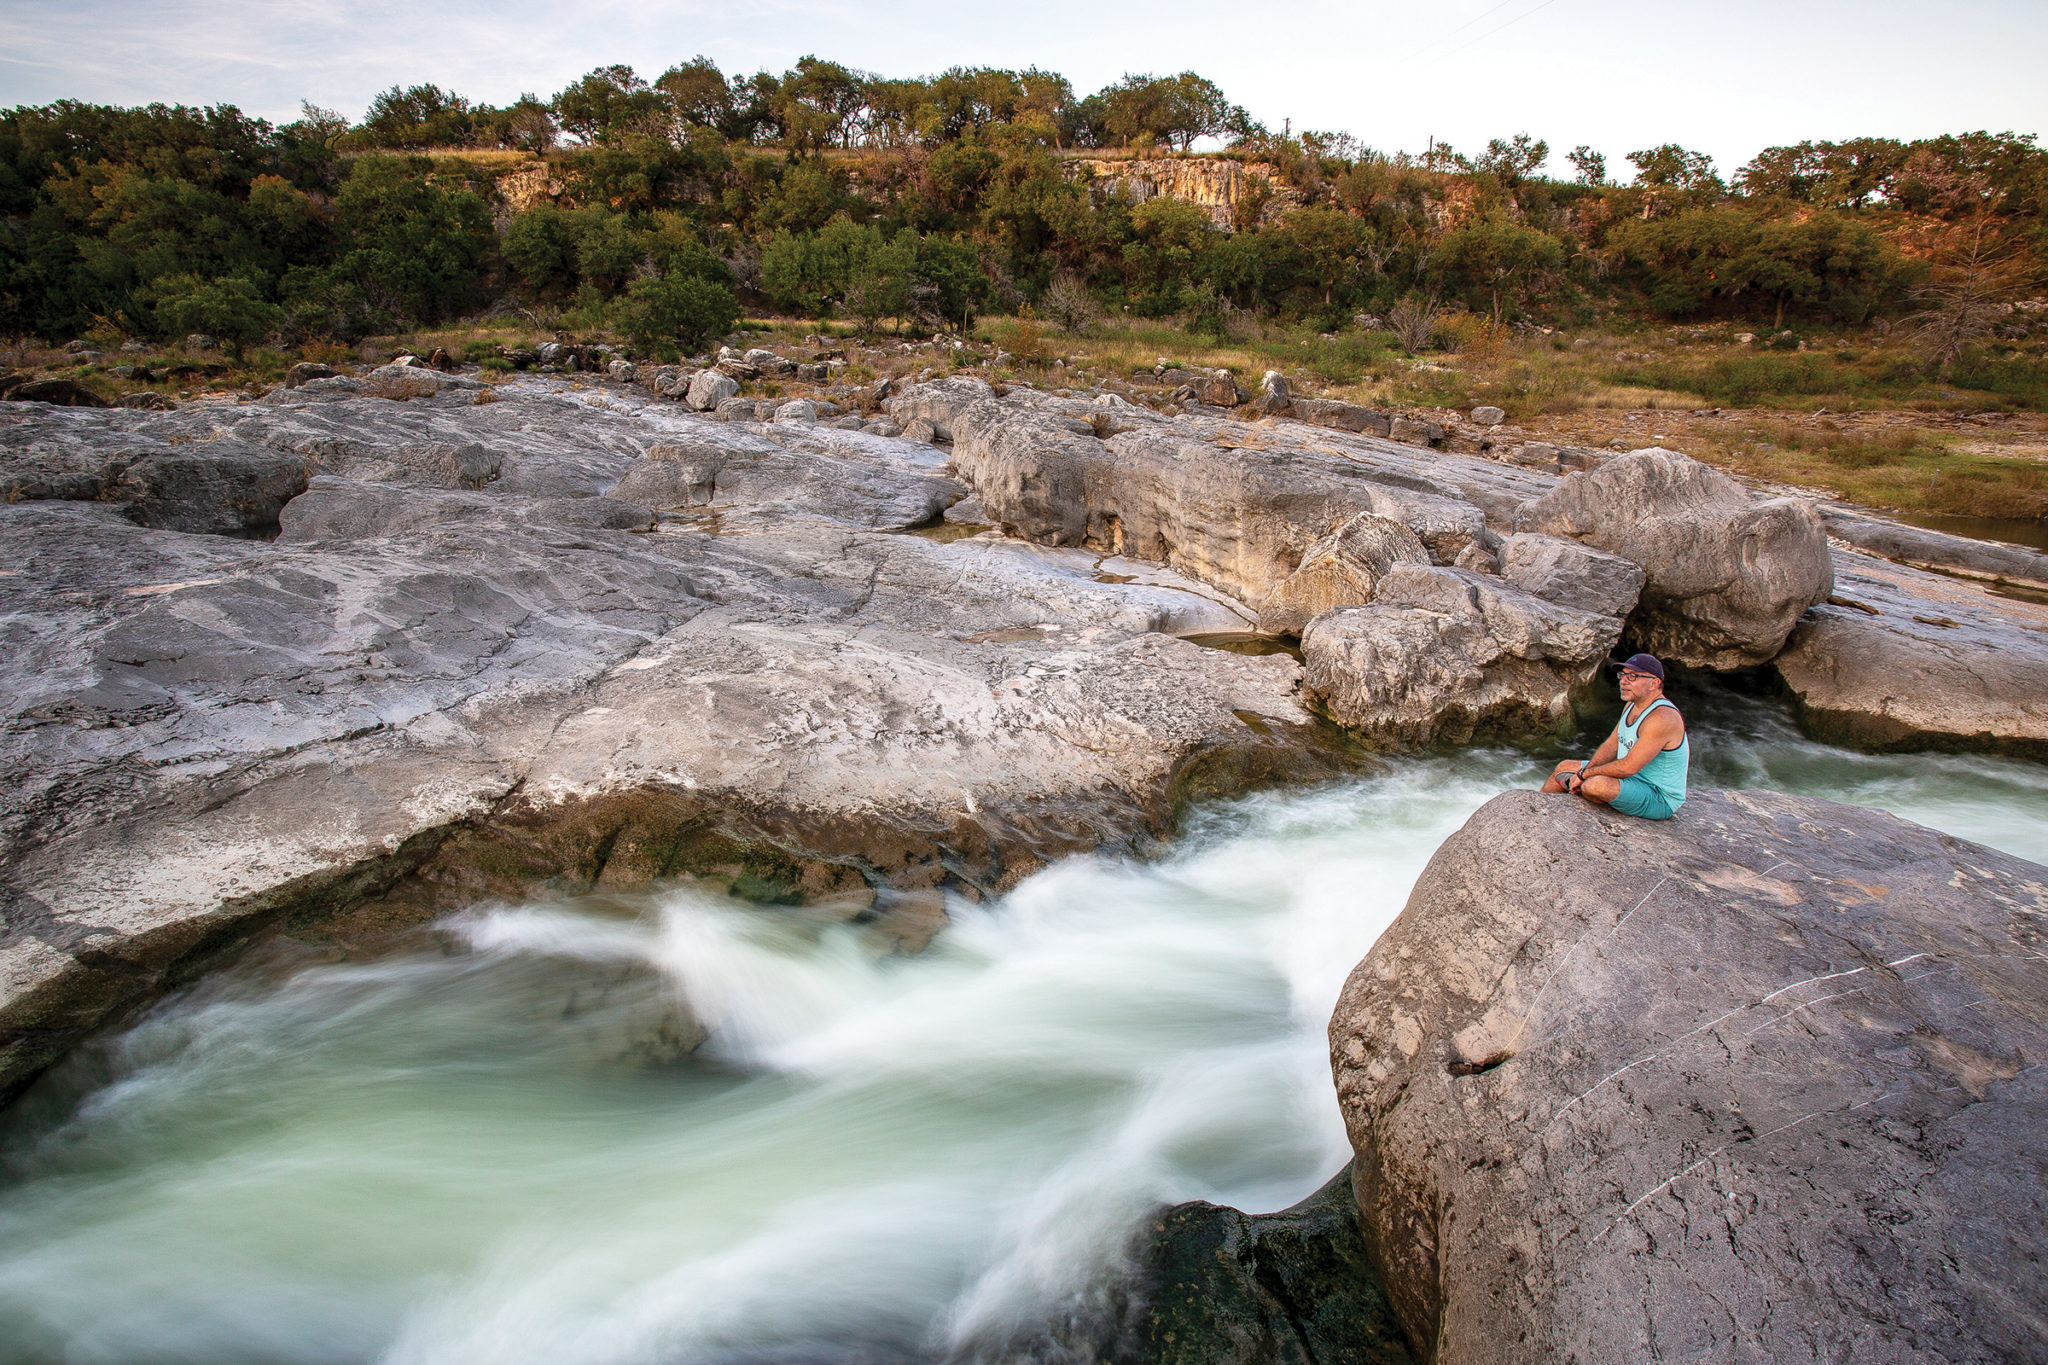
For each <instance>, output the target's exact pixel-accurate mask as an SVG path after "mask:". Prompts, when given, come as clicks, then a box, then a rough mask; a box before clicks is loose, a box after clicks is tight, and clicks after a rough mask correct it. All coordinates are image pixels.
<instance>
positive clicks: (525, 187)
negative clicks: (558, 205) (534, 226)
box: [498, 161, 566, 213]
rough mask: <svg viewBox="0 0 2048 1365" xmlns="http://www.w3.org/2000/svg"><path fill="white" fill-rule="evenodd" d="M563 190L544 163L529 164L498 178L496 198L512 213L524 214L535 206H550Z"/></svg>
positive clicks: (560, 183)
mask: <svg viewBox="0 0 2048 1365" xmlns="http://www.w3.org/2000/svg"><path fill="white" fill-rule="evenodd" d="M565 188H566V187H565V186H564V185H563V184H562V182H561V181H560V180H558V179H556V178H555V173H554V170H553V168H552V167H550V166H549V165H548V163H547V162H545V161H534V162H530V163H528V164H527V165H524V166H520V167H517V168H515V169H513V170H510V171H507V172H505V173H504V174H503V175H501V176H499V177H498V197H499V198H501V199H503V200H504V201H505V207H506V208H508V209H510V210H511V211H512V212H513V213H524V212H525V211H526V210H527V209H530V208H532V207H533V206H534V205H535V204H541V203H548V204H552V203H554V202H556V201H557V200H559V199H560V198H561V197H562V193H563V191H564V189H565Z"/></svg>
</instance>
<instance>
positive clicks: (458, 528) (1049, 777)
mask: <svg viewBox="0 0 2048 1365" xmlns="http://www.w3.org/2000/svg"><path fill="white" fill-rule="evenodd" d="M311 387H312V386H311V385H307V386H302V387H301V388H300V389H297V390H293V391H291V394H292V397H291V400H290V401H288V402H279V403H274V404H256V405H250V406H246V407H239V408H213V409H205V408H193V409H186V410H183V411H179V412H176V413H163V414H158V413H142V412H126V411H115V412H103V411H90V410H72V409H53V408H42V407H38V406H32V405H19V406H17V407H15V408H12V409H10V410H9V411H8V412H7V413H6V414H4V418H0V421H4V425H0V453H4V458H5V460H6V462H7V464H8V466H9V468H10V470H11V471H13V472H14V473H16V474H21V473H24V472H32V471H34V470H36V469H39V468H40V469H57V470H59V471H62V470H71V471H79V476H78V477H77V478H76V479H72V480H70V481H69V482H66V481H65V480H61V479H54V478H47V479H44V480H43V481H42V482H40V483H37V484H34V485H33V487H34V488H35V489H36V490H37V494H36V496H34V497H31V498H26V499H24V500H21V501H17V502H15V503H11V504H8V505H6V506H4V507H0V562H4V564H5V566H6V567H5V568H4V570H0V631H4V632H5V636H6V642H7V644H8V649H7V651H6V653H5V658H6V663H5V665H4V667H5V669H6V673H5V677H6V689H7V698H8V702H9V705H8V708H7V713H8V721H7V727H6V732H5V735H4V740H0V746H4V758H5V762H6V765H7V770H8V773H9V777H10V781H9V784H8V786H7V789H6V791H5V793H4V795H0V836H4V840H5V843H4V850H0V895H4V897H5V908H4V919H0V924H4V938H0V1092H5V1091H8V1090H11V1089H13V1088H14V1087H16V1086H18V1085H19V1084H20V1083H22V1082H23V1081H24V1080H25V1079H26V1078H27V1077H28V1076H30V1075H32V1074H33V1073H34V1071H35V1070H36V1069H37V1068H38V1067H40V1066H42V1065H44V1064H46V1063H47V1062H48V1061H49V1060H50V1059H51V1058H52V1057H54V1056H55V1055H56V1053H57V1052H58V1051H60V1050H61V1049H62V1047H64V1046H65V1045H66V1044H67V1043H68V1041H69V1040H71V1039H73V1038H75V1037H76V1036H77V1035H78V1033H79V1032H80V1031H81V1030H84V1029H87V1028H90V1027H92V1026H94V1025H95V1024H96V1023H98V1022H100V1021H101V1020H104V1019H105V1018H107V1017H108V1015H109V1014H110V1012H112V1011H114V1010H117V1009H120V1008H122V1007H123V1006H125V1005H127V1004H129V1003H131V1002H133V1001H135V1000H137V999H141V998H145V997H146V996H147V995H148V994H149V993H150V992H151V991H153V990H154V989H156V988H158V987H159V986H160V985H161V984H163V983H164V982H166V981H169V980H175V979H177V977H178V975H179V974H180V973H182V972H185V971H189V970H192V969H194V968H195V967H196V966H197V964H200V963H202V962H204V961H206V960H208V959H209V958H210V956H211V955H212V954H213V953H215V952H216V951H217V950H218V949H219V948H220V947H222V946H223V945H225V944H231V943H233V942H235V941H237V940H238V939H239V938H240V937H242V936H244V935H246V934H247V933H248V932H250V931H252V930H253V929H254V928H256V927H259V926H261V925H264V924H268V923H272V922H276V921H277V920H279V919H311V918H321V917H332V916H333V915H335V914H339V913H343V912H349V913H352V914H354V915H355V916H356V917H357V919H358V920H359V921H360V922H361V923H363V924H373V923H377V922H386V921H388V922H392V923H396V922H399V921H402V920H403V919H404V918H405V917H406V916H408V915H411V916H419V915H424V914H428V913H431V912H432V911H434V910H436V909H440V908H444V907H445V906H448V905H451V904H455V903H460V902H462V901H464V900H467V899H473V898H476V897H479V896H488V895H507V896H517V895H527V894H534V893H536V892H539V891H544V890H547V889H550V888H555V889H581V888H586V887H590V886H593V885H595V886H600V887H617V888H625V887H631V886H636V885H645V884H647V883H648V882H650V881H652V880H653V879H656V878H659V877H663V876H673V875H680V874H692V875H702V876H713V877H717V878H720V879H723V881H724V882H725V883H726V884H728V885H735V886H737V889H739V890H740V891H742V892H743V893H746V894H757V895H759V896H761V897H762V898H766V899H775V898H780V897H785V896H793V895H803V896H813V897H815V896H830V897H848V896H851V897H856V898H858V897H862V896H865V897H870V898H873V899H875V901H876V903H877V906H878V907H879V909H878V910H877V911H876V913H887V912H890V910H891V907H892V906H895V905H898V904H908V903H910V902H912V901H915V899H916V898H918V897H923V898H925V900H926V901H932V900H934V899H935V895H934V893H935V891H936V890H937V888H939V887H941V886H951V887H957V888H961V889H964V890H967V891H969V892H970V893H971V892H975V891H978V890H994V889H998V888H1000V887H1003V886H1006V885H1008V884H1009V883H1010V882H1011V881H1013V880H1014V879H1015V878H1016V877H1018V876H1020V875H1022V874H1023V873H1024V872H1027V871H1029V870H1030V869H1031V868H1032V867H1035V866H1037V865H1038V863H1039V861H1040V860H1041V859H1043V858H1045V857H1049V856H1053V855H1056V854H1059V853H1064V852H1067V851H1071V850H1073V849H1077V848H1089V847H1096V846H1100V845H1103V844H1105V843H1107V844H1123V845H1125V846H1133V845H1136V846H1142V844H1143V841H1144V840H1145V839H1147V838H1148V837H1151V836H1154V835H1156V834H1158V833H1159V832H1161V831H1162V830H1163V829H1164V828H1165V826H1166V824H1167V822H1168V821H1169V819H1170V817H1171V812H1172V808H1173V805H1174V803H1175V801H1176V800H1177V799H1179V798H1180V797H1181V796H1182V795H1183V794H1185V793H1187V792H1202V791H1214V790H1230V789H1233V788H1234V787H1235V786H1238V785H1241V784H1244V783H1247V782H1256V781H1259V780H1274V779H1282V778H1290V777H1299V776H1302V775H1307V774H1327V773H1330V772H1332V771H1334V767H1333V766H1332V765H1333V764H1336V763H1341V762H1343V761H1345V759H1344V756H1343V755H1342V754H1340V753H1338V752H1337V751H1336V750H1335V749H1334V748H1333V747H1332V745H1331V744H1330V743H1329V742H1328V731H1327V729H1326V727H1324V726H1323V725H1322V724H1321V723H1320V722H1318V721H1317V720H1316V719H1315V718H1314V717H1312V716H1311V715H1310V714H1308V713H1307V712H1306V711H1304V710H1303V708H1302V707H1301V705H1300V703H1299V701H1298V700H1297V698H1296V696H1295V686H1296V682H1297V680H1298V677H1299V666H1298V665H1297V664H1296V663H1295V662H1294V661H1293V660H1292V659H1290V658H1288V657H1287V656H1285V655H1284V654H1279V655H1271V656H1267V657H1248V656H1244V655H1239V654H1233V653H1227V652H1222V651H1219V650H1214V649H1205V648H1201V647H1198V646H1196V645H1193V644H1189V643H1187V642H1185V641H1184V640H1182V639H1180V638H1178V637H1179V636H1180V635H1183V634H1201V633H1205V632H1216V631H1231V630H1242V629H1245V628H1246V627H1248V626H1249V625H1250V624H1251V618H1250V613H1249V612H1248V611H1247V610H1246V609H1245V608H1243V607H1242V606H1241V605H1240V604H1237V603H1235V602H1233V601H1232V600H1231V599H1229V598H1228V597H1227V596H1226V595H1224V594H1220V593H1217V592H1216V591H1214V590H1213V589H1210V588H1207V587H1205V586H1203V585H1201V584H1199V583H1195V582H1192V581H1189V580H1187V579H1185V578H1183V577H1181V576H1179V575H1176V574H1174V573H1171V572H1168V571H1164V570H1161V569H1158V568H1157V567H1156V566H1148V565H1143V564H1135V563H1131V564H1125V563H1120V562H1111V563H1108V564H1100V563H1098V559H1099V557H1098V556H1095V555H1092V554H1087V553H1083V552H1079V551H1060V550H1048V549H1045V548H1042V547H1034V546H1030V545H1024V544H1019V543H1016V542H1012V541H1004V540H1001V539H1000V538H989V537H981V538H969V539H965V540H955V541H950V542H948V541H946V540H944V539H943V538H926V537H923V536H919V535H910V534H902V533H901V532H903V531H906V530H908V529H910V528H912V527H913V526H916V525H919V524H922V523H926V522H930V521H932V520H933V519H934V518H935V516H936V515H937V514H939V513H941V512H943V511H944V510H945V509H946V508H947V507H948V506H949V505H951V504H953V503H955V502H957V501H958V500H959V499H960V498H961V497H962V496H963V494H964V493H965V492H966V490H965V489H964V488H963V487H962V486H961V485H960V484H959V483H957V482H956V481H954V480H952V479H951V478H949V477H948V476H947V473H946V468H945V455H944V453H943V452H942V451H939V450H937V449H935V448H933V447H932V446H930V445H923V444H918V443H914V442H908V441H900V440H890V439H884V438H879V437H874V436H870V435H866V434H863V433H860V432H848V431H839V430H824V429H811V428H806V427H775V428H770V427H761V426H751V425H747V424H726V423H715V422H712V421H710V420H708V419H703V418H698V417H695V416H689V415H685V414H682V413H680V412H678V411H676V410H675V409H674V408H673V407H670V406H665V405H655V404H652V403H643V404H642V405H641V406H640V407H639V408H634V407H631V406H628V405H626V404H624V403H621V402H619V401H617V400H616V399H614V398H609V397H605V396H603V395H598V394H576V393H573V392H569V391H566V390H565V389H560V388H557V389H553V390H550V389H547V388H545V387H542V386H535V387H530V388H526V389H515V390H512V391H511V392H510V393H508V394H506V395H505V396H503V397H501V398H500V399H499V401H496V402H493V403H490V404H487V405H483V406H475V405H474V402H473V397H472V396H471V395H470V394H468V393H467V392H465V391H462V390H450V391H448V392H446V393H442V394H439V395H438V396H427V397H415V398H412V399H410V400H409V401H391V400H385V399H375V398H365V397H361V396H359V395H356V394H352V393H348V392H340V391H337V392H336V393H333V394H326V395H322V394H320V393H314V394H308V393H307V392H306V390H307V389H308V388H311ZM185 452H198V453H200V454H205V455H207V456H208V458H210V459H211V460H212V463H207V461H206V460H199V459H196V457H195V462H194V463H191V464H175V463H174V462H172V461H171V459H170V457H171V456H174V455H175V456H177V457H178V458H179V459H183V458H184V453H185ZM151 461H155V462H156V463H155V464H154V465H153V466H151V465H150V462H151ZM143 466H149V467H153V468H157V469H159V470H164V469H172V468H176V469H179V470H184V471H187V472H188V473H190V474H191V477H183V476H181V478H180V479H179V480H176V481H168V482H167V480H166V479H165V478H163V477H155V478H153V479H151V480H149V481H142V482H138V481H137V480H135V479H134V478H133V477H131V476H132V474H133V471H134V470H136V469H137V468H138V467H143ZM220 469H226V470H229V471H231V472H233V473H234V474H235V476H236V478H235V479H234V480H224V479H223V478H221V477H216V476H215V475H216V472H217V471H218V470H220ZM244 476H246V477H244ZM280 479H282V480H284V482H285V486H287V487H289V486H290V485H291V484H292V483H294V482H295V483H296V485H297V486H298V488H299V489H300V490H301V491H299V492H297V493H296V495H294V496H290V497H289V498H288V500H284V501H282V505H278V503H277V502H275V501H273V502H270V503H262V502H258V503H256V504H252V505H251V510H245V511H237V512H235V515H234V516H233V517H232V518H230V517H227V516H225V515H222V512H221V504H222V503H223V501H226V502H228V503H229V504H230V508H229V510H233V500H234V499H235V498H238V497H240V496H242V494H241V493H240V492H239V491H238V490H243V489H245V488H256V489H270V488H273V487H275V486H277V483H278V481H279V480H280ZM131 488H132V489H137V490H140V491H139V492H137V493H136V495H135V496H134V497H133V498H131V497H130V495H129V493H128V491H127V490H129V489H131ZM109 490H112V494H111V496H107V494H108V491H109ZM625 492H631V493H633V494H634V496H635V497H639V498H642V499H644V500H643V501H632V500H629V499H628V498H626V497H624V496H621V494H622V493H625ZM650 504H653V505H650ZM266 521H267V522H268V523H269V524H270V525H271V526H272V527H273V528H274V535H275V538H274V539H263V538H261V535H262V528H263V526H264V524H265V522H266ZM174 526H183V527H184V528H186V529H171V528H172V527H174ZM209 531H211V532H215V534H206V533H205V532H209ZM223 533H232V534H223Z"/></svg>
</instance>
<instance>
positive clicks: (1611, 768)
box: [1586, 706, 1685, 777]
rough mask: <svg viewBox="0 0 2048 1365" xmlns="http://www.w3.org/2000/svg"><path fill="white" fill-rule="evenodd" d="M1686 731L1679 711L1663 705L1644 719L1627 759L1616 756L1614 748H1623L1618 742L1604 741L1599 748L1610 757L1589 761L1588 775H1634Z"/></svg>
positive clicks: (1596, 756)
mask: <svg viewBox="0 0 2048 1365" xmlns="http://www.w3.org/2000/svg"><path fill="white" fill-rule="evenodd" d="M1684 733H1685V722H1684V721H1682V720H1680V719H1679V718H1678V713H1677V712H1675V711H1673V710H1672V709H1671V708H1670V707H1668V706H1660V707H1658V708H1657V709H1656V710H1655V711H1654V712H1652V713H1651V714H1650V715H1649V716H1648V717H1646V718H1645V719H1644V721H1643V728H1642V729H1640V730H1638V731H1637V732H1636V742H1635V746H1634V747H1633V748H1631V749H1630V750H1629V751H1628V756H1627V757H1626V758H1615V757H1614V756H1613V750H1614V749H1618V748H1620V747H1621V746H1620V745H1619V744H1613V745H1611V746H1610V745H1607V744H1603V745H1601V746H1600V749H1601V752H1602V753H1605V754H1607V755H1608V757H1607V759H1606V760H1605V761H1604V762H1597V763H1593V764H1589V765H1588V766H1587V768H1586V776H1588V777H1633V776H1635V775H1636V774H1637V773H1639V772H1641V771H1642V770H1643V769H1644V768H1646V767H1648V766H1649V763H1650V760H1651V759H1653V758H1655V757H1656V756H1657V755H1658V754H1661V753H1663V752H1664V751H1665V750H1666V749H1668V748H1670V747H1671V746H1672V745H1674V744H1676V743H1677V742H1678V737H1679V736H1680V735H1682V734H1684ZM1594 757H1595V758H1598V757H1599V755H1598V754H1596V755H1594Z"/></svg>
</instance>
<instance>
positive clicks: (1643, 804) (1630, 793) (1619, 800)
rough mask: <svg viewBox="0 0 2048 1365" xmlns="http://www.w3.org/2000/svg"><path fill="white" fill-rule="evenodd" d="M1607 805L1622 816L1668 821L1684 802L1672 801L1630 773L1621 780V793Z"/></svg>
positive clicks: (1656, 788)
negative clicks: (1638, 816) (1637, 816)
mask: <svg viewBox="0 0 2048 1365" xmlns="http://www.w3.org/2000/svg"><path fill="white" fill-rule="evenodd" d="M1607 804H1608V805H1609V806H1610V807H1611V808H1613V809H1614V810H1618V811H1620V812H1621V813H1622V814H1623V815H1640V816H1641V817H1642V818H1643V819H1645V820H1669V819H1670V818H1671V817H1672V816H1674V815H1676V814H1677V813H1678V808H1679V807H1680V806H1682V805H1684V804H1685V802H1684V800H1683V799H1682V798H1681V799H1680V800H1677V801H1673V800H1672V799H1671V798H1670V797H1668V796H1666V795H1665V794H1664V792H1663V789H1662V788H1659V787H1653V786H1651V785H1650V784H1649V783H1647V782H1645V781H1643V779H1642V778H1640V777H1637V776H1636V775H1635V774H1634V773H1630V774H1629V775H1628V776H1627V777H1624V778H1622V779H1621V791H1620V792H1619V793H1617V794H1616V796H1615V798H1614V799H1613V800H1612V801H1609V802H1608V803H1607Z"/></svg>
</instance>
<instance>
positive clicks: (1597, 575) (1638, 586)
mask: <svg viewBox="0 0 2048 1365" xmlns="http://www.w3.org/2000/svg"><path fill="white" fill-rule="evenodd" d="M1500 573H1501V577H1503V578H1505V579H1507V581H1508V582H1510V583H1512V584H1514V585H1515V586H1516V587H1518V588H1520V589H1522V590H1523V591H1524V592H1531V593H1534V594H1536V595H1537V596H1538V597H1547V598H1549V599H1550V600H1551V601H1553V602H1562V603H1564V604H1565V605H1566V606H1568V607H1577V608H1579V609H1580V610H1581V611H1590V612H1596V613H1598V614H1599V615H1601V616H1624V617H1625V616H1627V615H1628V614H1629V613H1630V612H1631V611H1634V610H1635V605H1636V602H1637V601H1638V600H1639V599H1640V598H1641V597H1642V595H1643V581H1644V574H1643V567H1642V565H1640V564H1638V563H1636V562H1635V561H1634V560H1632V559H1623V558H1622V557H1621V556H1620V555H1611V554H1608V553H1606V552H1605V551H1602V550H1596V549H1594V548H1593V547H1592V546H1590V545H1581V544H1580V543H1579V542H1578V541H1576V540H1560V539H1559V538H1558V537H1556V536H1538V535H1527V534H1523V535H1512V536H1509V537H1508V538H1507V539H1506V540H1505V541H1504V542H1503V543H1502V545H1501V550H1500Z"/></svg>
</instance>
